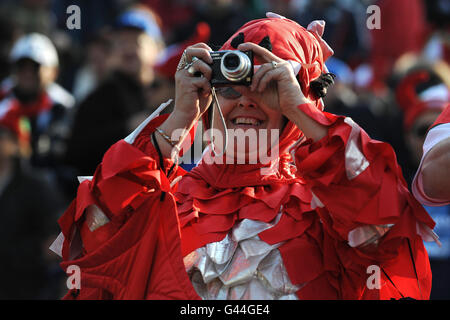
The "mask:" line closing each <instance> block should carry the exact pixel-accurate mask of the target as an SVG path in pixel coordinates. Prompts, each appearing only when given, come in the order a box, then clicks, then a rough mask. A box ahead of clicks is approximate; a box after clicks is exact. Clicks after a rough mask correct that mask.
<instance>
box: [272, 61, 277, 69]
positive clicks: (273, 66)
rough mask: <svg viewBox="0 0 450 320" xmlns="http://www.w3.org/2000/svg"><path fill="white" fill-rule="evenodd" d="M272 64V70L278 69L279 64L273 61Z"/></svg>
mask: <svg viewBox="0 0 450 320" xmlns="http://www.w3.org/2000/svg"><path fill="white" fill-rule="evenodd" d="M271 64H272V69H276V68H277V65H278V62H276V61H272V62H271Z"/></svg>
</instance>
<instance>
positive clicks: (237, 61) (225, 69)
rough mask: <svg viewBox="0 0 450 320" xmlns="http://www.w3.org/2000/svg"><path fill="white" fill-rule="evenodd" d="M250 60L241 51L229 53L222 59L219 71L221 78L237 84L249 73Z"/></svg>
mask: <svg viewBox="0 0 450 320" xmlns="http://www.w3.org/2000/svg"><path fill="white" fill-rule="evenodd" d="M251 67H252V63H251V61H250V58H249V57H248V56H247V55H246V54H245V53H243V52H242V51H229V52H227V53H225V54H224V55H223V57H222V60H221V63H220V70H221V71H222V74H223V76H224V77H225V78H226V79H227V80H228V81H231V82H238V81H241V80H242V79H244V78H245V77H247V76H248V75H249V74H250V72H251Z"/></svg>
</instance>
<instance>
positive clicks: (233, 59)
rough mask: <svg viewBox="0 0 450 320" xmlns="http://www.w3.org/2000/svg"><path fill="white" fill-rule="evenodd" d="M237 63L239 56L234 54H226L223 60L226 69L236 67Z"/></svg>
mask: <svg viewBox="0 0 450 320" xmlns="http://www.w3.org/2000/svg"><path fill="white" fill-rule="evenodd" d="M239 63H240V60H239V57H237V56H236V55H234V54H229V55H228V56H226V57H225V60H224V62H223V64H224V66H225V68H227V69H228V70H234V69H236V68H237V67H238V66H239Z"/></svg>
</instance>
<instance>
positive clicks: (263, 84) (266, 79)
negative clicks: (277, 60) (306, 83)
mask: <svg viewBox="0 0 450 320" xmlns="http://www.w3.org/2000/svg"><path fill="white" fill-rule="evenodd" d="M282 72H283V71H282V70H281V69H278V70H277V69H271V70H269V71H267V72H265V73H264V75H263V76H262V78H261V80H260V81H259V84H258V87H257V88H258V89H257V91H258V92H263V91H264V90H265V89H266V88H267V87H268V85H269V83H270V82H272V81H276V79H277V77H279V75H280V73H282Z"/></svg>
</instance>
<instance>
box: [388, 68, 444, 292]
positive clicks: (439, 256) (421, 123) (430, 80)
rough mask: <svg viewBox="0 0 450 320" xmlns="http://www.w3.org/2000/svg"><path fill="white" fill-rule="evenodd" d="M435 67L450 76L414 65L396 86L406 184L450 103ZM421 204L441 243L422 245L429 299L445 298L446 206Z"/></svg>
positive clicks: (418, 164)
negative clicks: (406, 163)
mask: <svg viewBox="0 0 450 320" xmlns="http://www.w3.org/2000/svg"><path fill="white" fill-rule="evenodd" d="M437 68H439V73H442V72H446V73H447V74H449V73H450V70H449V69H448V66H447V65H445V64H440V65H438V67H436V66H434V67H433V66H432V67H427V66H417V67H415V68H414V69H413V70H411V71H410V72H408V73H407V75H406V76H405V77H404V78H403V79H402V81H401V82H400V84H399V85H398V87H397V100H398V103H399V106H401V107H402V108H403V110H404V131H405V138H406V141H405V142H406V145H407V147H408V149H409V151H410V167H407V168H403V169H404V175H405V178H406V179H407V180H408V182H409V183H411V180H412V178H413V176H414V174H415V172H416V170H417V169H418V168H420V167H421V158H422V155H423V152H422V151H423V148H422V147H423V146H424V142H425V137H426V135H427V131H428V129H429V128H430V127H431V126H432V124H433V123H434V122H435V121H436V118H437V117H438V116H439V115H440V113H441V112H442V111H443V110H444V108H445V107H446V106H448V104H449V101H450V92H449V88H448V84H446V83H445V82H444V81H443V79H442V78H441V77H440V75H439V73H438V72H436V71H435V70H436V69H437ZM444 70H446V71H444ZM440 174H442V175H443V178H444V180H447V181H448V175H446V171H445V170H441V173H440ZM412 189H413V190H416V193H415V194H417V188H415V187H414V186H413V187H412ZM419 199H421V198H420V197H419ZM447 200H450V199H447ZM422 202H423V203H424V207H425V209H426V210H427V211H428V213H429V214H430V216H431V217H432V218H433V220H434V221H435V222H436V227H435V229H434V231H435V232H436V233H437V234H438V236H439V237H440V241H441V243H442V247H439V246H437V245H436V243H425V247H426V249H427V252H428V255H429V257H430V262H431V270H432V273H433V285H432V290H431V299H449V298H450V291H449V289H448V288H449V287H450V275H449V274H448V270H450V206H449V205H446V206H441V207H437V206H436V204H434V205H433V206H430V205H429V204H430V202H429V201H425V202H424V201H422Z"/></svg>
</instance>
